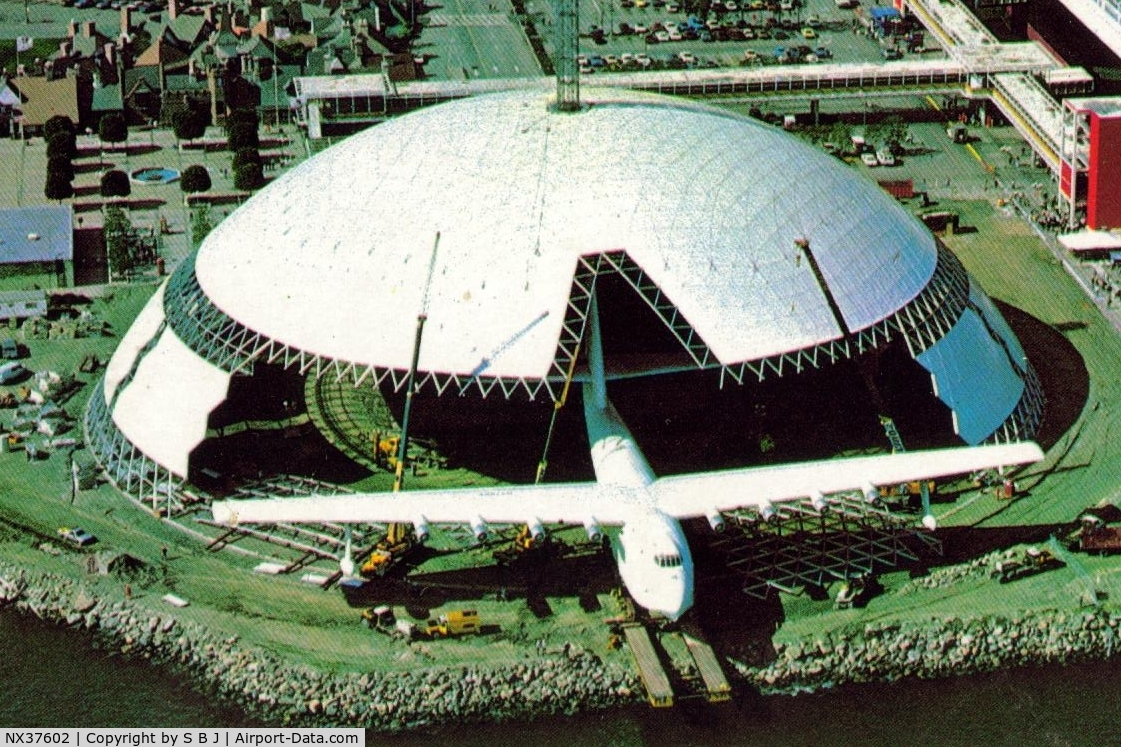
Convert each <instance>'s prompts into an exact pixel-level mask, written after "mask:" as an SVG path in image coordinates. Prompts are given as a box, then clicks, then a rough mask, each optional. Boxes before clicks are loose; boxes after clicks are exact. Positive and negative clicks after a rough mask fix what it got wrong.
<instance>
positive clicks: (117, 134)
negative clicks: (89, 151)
mask: <svg viewBox="0 0 1121 747" xmlns="http://www.w3.org/2000/svg"><path fill="white" fill-rule="evenodd" d="M97 136H98V137H99V138H100V139H101V142H103V143H123V142H125V141H127V140H128V123H127V122H126V121H125V118H124V115H123V114H121V113H119V112H111V113H109V114H106V115H105V116H104V117H102V118H101V122H100V123H99V124H98V127H97Z"/></svg>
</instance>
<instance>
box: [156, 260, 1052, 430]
mask: <svg viewBox="0 0 1121 747" xmlns="http://www.w3.org/2000/svg"><path fill="white" fill-rule="evenodd" d="M936 246H937V260H936V263H935V268H934V273H933V275H932V277H931V279H930V282H928V283H927V284H926V286H925V287H924V288H923V290H922V291H921V292H920V293H919V294H918V295H917V296H915V298H913V299H912V300H911V301H910V302H909V303H907V304H906V305H905V306H904V307H903V308H901V309H899V310H898V311H896V312H895V313H894V314H892V315H891V316H889V317H887V318H885V319H883V320H881V321H879V322H876V323H875V324H872V325H870V326H868V327H865V328H864V329H861V330H857V331H855V332H853V333H852V334H851V335H848V336H845V337H841V338H837V339H832V340H825V341H822V342H820V343H818V344H816V345H812V346H810V347H807V348H803V349H800V350H792V351H788V352H785V353H781V354H778V355H773V356H767V357H764V358H761V359H757V360H753V361H744V362H739V363H731V364H722V363H720V362H719V361H717V360H716V359H715V356H714V355H713V354H712V351H711V350H710V349H709V347H708V345H707V344H706V343H705V342H704V340H703V339H702V338H701V336H700V335H699V334H698V333H697V331H696V330H695V329H694V328H693V327H692V325H690V324H689V322H688V320H686V319H685V318H684V317H683V316H682V315H681V313H680V311H679V310H678V309H677V307H676V306H675V305H674V304H673V303H672V302H671V301H670V300H669V299H668V298H666V297H665V295H664V294H663V292H662V290H661V288H659V287H658V285H657V284H656V283H654V282H653V281H652V280H651V279H650V278H649V277H648V276H647V275H646V273H645V271H644V270H643V268H642V267H641V266H640V265H639V264H638V263H636V262H635V261H634V260H633V259H632V258H631V257H630V256H629V255H628V254H627V252H626V251H625V250H623V249H615V250H611V251H606V252H597V253H593V254H588V255H584V256H582V257H580V259H579V261H578V262H577V265H576V268H575V271H574V273H573V278H572V286H571V290H570V292H569V298H568V304H567V308H566V311H565V318H564V322H563V324H562V326H561V334H560V338H559V340H558V342H557V352H556V354H555V356H554V358H553V362H552V365H551V367H550V369H549V372H548V373H547V375H546V376H544V377H542V378H540V379H533V378H524V377H495V376H484V375H472V374H455V373H441V372H435V371H427V372H423V373H422V374H421V375H420V377H419V379H418V380H417V388H418V389H422V388H425V387H431V388H433V389H434V390H435V392H436V394H437V395H440V394H443V393H444V392H445V391H446V390H448V389H449V388H453V389H455V390H457V391H458V392H459V393H460V394H464V393H466V392H467V391H469V390H474V391H476V392H477V393H478V394H480V395H481V396H483V397H487V396H489V395H490V394H492V393H494V392H496V391H498V392H501V394H502V396H504V397H506V398H510V397H513V396H515V395H519V394H521V395H525V396H527V397H528V398H529V399H530V400H534V399H536V398H537V397H538V396H546V397H548V398H549V399H550V400H552V401H556V399H557V398H558V397H560V396H561V391H562V390H563V385H564V381H565V380H566V379H567V377H568V372H569V371H570V369H571V366H572V364H573V362H574V361H575V359H576V358H577V356H578V355H579V348H580V342H581V340H582V339H583V336H584V331H585V325H586V323H587V315H588V309H589V306H590V303H591V298H592V294H593V293H594V291H595V286H596V281H597V278H598V277H599V276H600V275H604V274H608V273H613V274H617V275H619V276H620V277H621V278H623V279H624V280H625V281H626V282H627V283H628V284H629V285H630V286H631V288H633V289H634V290H635V292H636V293H638V294H639V296H640V297H641V298H642V299H643V300H644V301H645V302H646V303H647V305H648V306H649V307H650V308H651V309H652V310H653V311H654V312H655V314H657V316H658V318H659V319H661V320H662V323H663V324H665V325H666V327H667V329H669V330H670V332H671V333H672V334H673V335H674V337H675V338H676V339H677V341H678V342H679V343H680V344H681V346H682V348H683V349H684V350H685V352H686V353H688V355H689V356H690V358H691V360H692V362H693V364H694V365H695V366H696V367H697V368H698V369H712V368H719V369H720V374H721V376H720V378H721V384H723V383H724V380H725V377H727V378H730V379H731V380H732V381H735V382H736V383H738V384H742V383H744V381H745V380H746V379H748V378H749V377H750V378H754V379H756V380H759V381H762V380H763V379H764V378H766V377H767V376H782V375H784V374H787V373H795V374H796V373H800V372H801V371H802V370H804V369H805V368H807V367H812V368H820V367H821V366H823V365H825V364H830V363H834V362H836V361H838V360H841V359H846V358H852V357H854V356H857V355H861V354H863V353H865V352H867V351H868V350H872V349H876V348H878V347H881V346H883V345H885V344H887V343H889V342H890V341H891V340H892V339H893V338H894V337H895V336H896V335H900V336H902V338H903V340H904V341H905V343H906V345H907V349H908V351H909V352H910V354H911V356H912V357H915V356H918V355H919V354H921V353H922V352H923V351H925V350H926V349H928V348H929V347H931V346H932V345H934V344H935V343H937V342H938V341H939V340H941V339H942V338H943V337H944V336H945V335H946V334H947V333H948V332H949V331H950V330H951V329H952V328H953V326H954V325H955V324H957V322H958V320H959V319H960V318H961V315H962V312H963V311H964V309H965V308H966V307H967V306H968V305H969V285H970V280H969V274H968V272H966V270H965V268H964V267H963V266H962V264H961V262H960V261H959V260H958V259H957V258H956V257H955V256H954V255H953V254H952V253H951V252H950V251H949V250H948V249H946V248H945V247H944V246H943V245H942V244H941V242H937V243H936ZM194 259H195V255H192V256H191V257H189V258H188V259H187V260H185V261H184V262H183V263H182V264H181V265H180V267H179V268H178V269H177V270H176V272H175V274H174V275H173V276H172V277H171V279H170V281H169V283H168V289H167V292H166V293H165V294H164V298H165V301H164V307H165V308H164V314H165V317H166V319H167V324H168V325H170V326H171V328H172V330H173V331H174V332H175V334H176V335H177V336H178V337H179V338H180V339H181V340H183V342H184V343H186V344H187V345H188V346H190V347H191V349H192V350H194V351H195V352H197V353H198V354H199V355H201V356H203V357H204V358H205V359H206V360H208V361H210V362H211V363H213V364H214V365H215V366H217V367H219V368H221V369H222V370H224V371H229V372H231V373H251V372H252V368H253V365H254V363H255V362H257V361H265V362H268V363H279V364H280V365H282V366H284V367H285V368H295V369H297V370H298V371H299V372H300V373H302V374H308V375H311V376H315V377H317V378H318V377H323V376H331V377H334V378H335V380H336V381H342V380H343V379H349V380H350V381H351V382H352V383H353V385H354V386H360V385H362V384H364V383H369V384H372V385H375V386H380V385H382V384H388V385H390V386H392V388H393V389H394V390H396V391H400V390H401V389H402V388H403V387H404V386H405V382H406V379H407V375H408V372H407V371H405V370H403V369H400V370H399V369H392V368H384V367H380V366H376V365H372V364H367V363H359V362H353V361H349V362H348V361H340V360H336V359H333V358H327V357H324V356H320V355H316V354H314V353H309V352H306V351H302V350H298V349H295V348H292V347H290V346H288V345H286V344H284V343H281V342H278V341H276V340H272V339H270V338H268V337H266V336H265V335H262V334H260V333H258V332H255V331H253V330H250V329H249V328H247V327H245V326H244V325H242V324H241V323H240V322H238V321H237V320H235V319H233V318H231V317H229V316H228V315H226V314H225V313H224V312H223V311H222V310H221V309H219V308H217V307H216V306H215V305H214V304H213V303H211V302H210V299H209V298H208V297H207V296H206V294H205V292H204V291H203V289H202V287H201V286H200V285H199V282H198V279H197V277H196V276H195V269H194ZM1022 373H1023V375H1024V378H1025V382H1026V384H1027V386H1026V387H1025V394H1024V396H1023V397H1022V398H1021V402H1020V404H1019V406H1018V407H1017V409H1016V411H1015V412H1014V413H1013V415H1012V416H1010V417H1009V419H1008V420H1007V421H1006V422H1005V423H1004V424H1002V426H1001V428H1000V429H998V431H997V432H996V433H994V434H993V436H991V437H990V440H994V441H1007V440H1016V439H1017V438H1023V437H1025V436H1028V435H1030V434H1032V433H1034V431H1035V428H1036V427H1037V426H1038V424H1039V422H1040V420H1041V418H1042V407H1043V403H1042V392H1041V390H1040V387H1039V382H1038V379H1037V377H1036V376H1035V374H1034V372H1032V371H1031V368H1030V365H1028V366H1027V367H1026V369H1025V370H1023V371H1022Z"/></svg>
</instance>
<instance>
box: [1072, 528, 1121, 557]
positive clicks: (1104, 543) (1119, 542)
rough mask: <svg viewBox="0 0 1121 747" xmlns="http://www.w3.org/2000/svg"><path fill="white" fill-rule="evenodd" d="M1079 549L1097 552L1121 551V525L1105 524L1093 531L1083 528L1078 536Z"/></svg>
mask: <svg viewBox="0 0 1121 747" xmlns="http://www.w3.org/2000/svg"><path fill="white" fill-rule="evenodd" d="M1078 549H1079V550H1082V551H1083V552H1096V553H1107V552H1108V553H1114V552H1121V527H1107V526H1103V527H1097V528H1095V529H1093V530H1092V531H1086V530H1085V529H1083V531H1082V534H1081V535H1080V536H1079V537H1078Z"/></svg>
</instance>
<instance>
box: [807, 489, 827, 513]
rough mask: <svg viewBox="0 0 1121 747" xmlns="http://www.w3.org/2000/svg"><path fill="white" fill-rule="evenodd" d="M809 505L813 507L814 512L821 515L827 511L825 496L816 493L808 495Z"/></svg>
mask: <svg viewBox="0 0 1121 747" xmlns="http://www.w3.org/2000/svg"><path fill="white" fill-rule="evenodd" d="M810 505H811V506H813V509H814V511H817V512H818V513H819V514H823V513H825V512H826V511H828V510H829V501H827V500H825V496H824V495H822V494H821V493H820V492H818V491H816V490H815V491H814V492H813V493H810Z"/></svg>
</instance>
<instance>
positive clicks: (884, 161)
mask: <svg viewBox="0 0 1121 747" xmlns="http://www.w3.org/2000/svg"><path fill="white" fill-rule="evenodd" d="M876 160H877V161H878V162H879V164H880V165H881V166H894V165H895V156H894V155H892V152H891V151H890V150H888V149H887V148H881V149H880V150H878V151H876Z"/></svg>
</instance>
